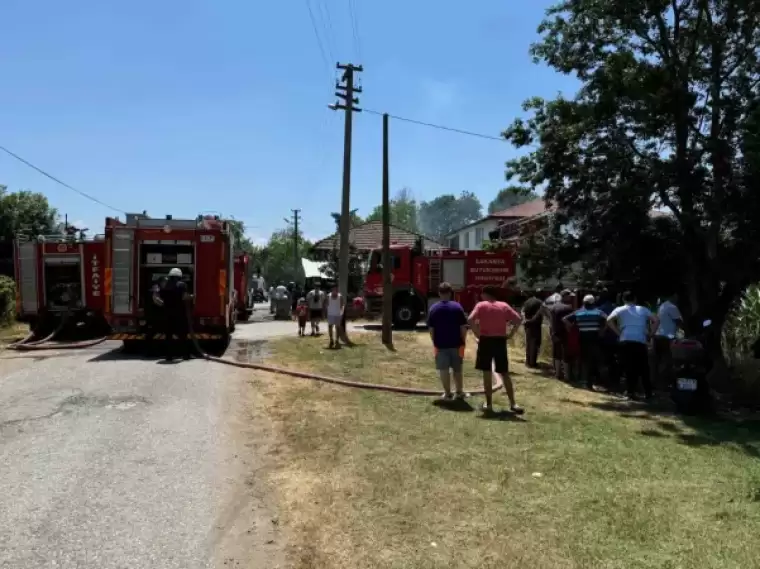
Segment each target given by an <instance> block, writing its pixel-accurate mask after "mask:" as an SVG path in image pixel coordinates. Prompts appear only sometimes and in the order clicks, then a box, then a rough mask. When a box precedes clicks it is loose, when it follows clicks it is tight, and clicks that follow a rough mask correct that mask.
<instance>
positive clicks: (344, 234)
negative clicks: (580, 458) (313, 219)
mask: <svg viewBox="0 0 760 569" xmlns="http://www.w3.org/2000/svg"><path fill="white" fill-rule="evenodd" d="M337 68H338V69H340V70H342V71H343V77H342V78H341V81H340V82H339V83H336V84H335V89H336V92H335V96H336V97H338V98H339V99H342V100H343V101H344V103H343V104H341V103H340V102H336V103H335V104H334V105H330V108H331V109H332V110H334V111H337V110H343V111H346V123H345V132H344V135H343V195H342V198H341V207H340V248H339V250H338V290H339V292H340V294H341V295H342V296H343V298H344V299H345V300H346V301H348V253H349V235H350V229H351V219H350V218H351V135H352V129H353V117H354V112H357V113H358V112H361V109H360V108H359V107H357V106H356V105H358V104H359V98H358V97H355V96H354V95H355V94H356V93H361V92H362V89H361V87H359V86H357V85H355V84H354V80H355V79H356V76H355V73H361V72H362V71H364V68H363V67H362V66H361V65H353V64H351V63H347V64H345V65H343V64H341V63H338V64H337ZM341 83H344V84H341ZM345 321H346V319H345V314H344V317H343V323H342V325H341V326H340V336H341V340H343V342H344V343H345V344H349V343H350V342H349V339H348V333H347V332H346V326H345Z"/></svg>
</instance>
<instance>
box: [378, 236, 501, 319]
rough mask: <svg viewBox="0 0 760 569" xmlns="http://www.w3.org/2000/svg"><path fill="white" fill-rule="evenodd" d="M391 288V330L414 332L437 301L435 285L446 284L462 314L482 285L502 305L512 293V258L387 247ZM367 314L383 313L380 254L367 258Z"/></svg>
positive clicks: (486, 252) (470, 306) (477, 298)
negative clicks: (496, 291)
mask: <svg viewBox="0 0 760 569" xmlns="http://www.w3.org/2000/svg"><path fill="white" fill-rule="evenodd" d="M391 263H392V273H391V282H392V283H393V291H392V293H391V294H392V295H393V323H394V325H395V326H396V327H397V328H409V327H414V326H415V325H416V324H417V322H419V321H420V319H421V318H422V317H423V316H425V314H427V311H428V308H429V307H430V305H432V304H433V303H434V302H436V301H437V300H438V285H440V284H441V283H442V282H448V283H449V284H451V286H452V288H453V289H454V299H455V300H456V301H457V302H459V303H460V304H461V305H462V307H463V308H464V309H465V310H466V311H468V312H469V311H470V310H471V309H472V308H473V307H474V306H475V303H477V302H478V300H480V293H481V291H482V290H483V287H484V286H486V285H495V286H498V287H500V289H501V290H502V291H503V294H502V296H503V297H504V298H503V299H504V300H507V299H508V298H509V297H510V295H511V294H512V293H513V292H515V291H514V290H513V288H512V284H511V280H512V278H513V277H514V276H515V258H514V255H513V254H512V253H511V252H509V251H498V252H491V251H453V250H447V249H443V250H431V251H423V252H419V253H418V252H416V250H415V249H412V248H411V247H408V246H391ZM364 298H365V303H366V311H367V314H369V315H372V316H379V315H381V314H382V310H383V271H382V251H381V250H380V249H376V250H374V251H373V252H372V254H371V255H370V259H369V267H368V272H367V276H366V278H365V281H364Z"/></svg>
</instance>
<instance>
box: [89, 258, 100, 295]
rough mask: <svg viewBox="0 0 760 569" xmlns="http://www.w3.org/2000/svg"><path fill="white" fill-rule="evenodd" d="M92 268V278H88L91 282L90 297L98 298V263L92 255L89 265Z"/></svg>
mask: <svg viewBox="0 0 760 569" xmlns="http://www.w3.org/2000/svg"><path fill="white" fill-rule="evenodd" d="M90 266H91V267H92V276H91V277H90V279H91V282H92V296H100V261H98V256H97V255H93V256H92V261H91V263H90Z"/></svg>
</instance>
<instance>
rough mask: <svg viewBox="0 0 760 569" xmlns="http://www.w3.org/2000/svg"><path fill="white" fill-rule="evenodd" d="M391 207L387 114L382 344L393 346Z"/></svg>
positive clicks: (385, 116)
mask: <svg viewBox="0 0 760 569" xmlns="http://www.w3.org/2000/svg"><path fill="white" fill-rule="evenodd" d="M390 223H391V207H390V181H389V179H388V113H385V114H384V115H383V344H385V345H386V346H388V347H391V346H393V294H392V293H393V291H392V287H393V283H392V282H391V275H392V273H391V270H392V268H393V267H391V230H390Z"/></svg>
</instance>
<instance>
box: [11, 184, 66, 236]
mask: <svg viewBox="0 0 760 569" xmlns="http://www.w3.org/2000/svg"><path fill="white" fill-rule="evenodd" d="M60 229H61V228H60V227H59V223H58V212H57V211H56V209H55V208H53V207H51V206H50V203H49V202H48V200H47V198H46V197H45V196H44V194H40V193H37V192H31V191H28V190H21V191H18V192H8V191H7V188H6V186H0V241H5V242H6V243H8V242H11V241H13V239H15V238H16V236H17V235H19V234H21V233H24V234H27V235H51V234H54V233H55V234H57V233H60Z"/></svg>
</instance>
